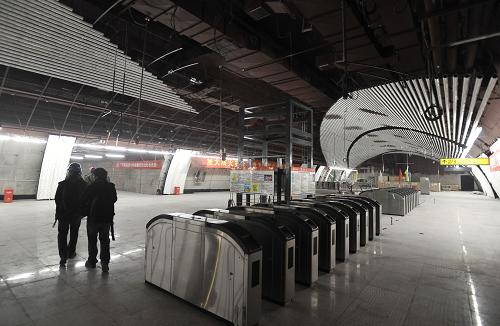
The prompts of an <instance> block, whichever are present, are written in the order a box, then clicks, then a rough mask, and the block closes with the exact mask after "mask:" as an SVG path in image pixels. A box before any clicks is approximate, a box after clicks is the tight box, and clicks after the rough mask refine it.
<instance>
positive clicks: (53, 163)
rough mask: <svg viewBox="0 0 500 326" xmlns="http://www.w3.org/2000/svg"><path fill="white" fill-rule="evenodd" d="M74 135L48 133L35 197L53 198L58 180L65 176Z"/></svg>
mask: <svg viewBox="0 0 500 326" xmlns="http://www.w3.org/2000/svg"><path fill="white" fill-rule="evenodd" d="M75 140H76V138H75V137H65V136H56V135H50V136H49V140H48V142H47V146H46V147H45V153H44V155H43V161H42V169H41V171H40V180H39V181H38V192H37V195H36V199H39V200H40V199H54V196H55V194H56V190H57V184H58V183H59V181H61V180H64V178H65V177H66V170H67V168H68V164H69V160H70V156H71V152H72V150H73V145H74V143H75Z"/></svg>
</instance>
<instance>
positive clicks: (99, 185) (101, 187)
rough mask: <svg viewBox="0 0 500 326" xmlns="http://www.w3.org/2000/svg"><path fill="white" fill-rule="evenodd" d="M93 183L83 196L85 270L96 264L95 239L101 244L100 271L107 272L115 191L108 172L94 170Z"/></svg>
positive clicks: (100, 169) (98, 169)
mask: <svg viewBox="0 0 500 326" xmlns="http://www.w3.org/2000/svg"><path fill="white" fill-rule="evenodd" d="M94 176H95V179H94V182H93V183H92V184H90V185H89V186H88V187H87V190H86V191H85V194H84V196H83V204H84V205H85V210H86V215H88V218H87V237H88V246H89V258H88V259H87V261H86V262H85V266H86V267H87V268H95V267H96V264H97V252H98V250H97V238H99V242H100V243H101V254H100V259H101V267H102V271H103V272H105V273H107V272H108V271H109V259H110V257H109V256H110V254H109V231H110V230H111V229H112V227H113V217H114V215H115V202H116V200H117V197H116V189H115V185H114V184H113V183H111V182H109V181H108V172H107V171H106V170H105V169H103V168H97V169H95V170H94Z"/></svg>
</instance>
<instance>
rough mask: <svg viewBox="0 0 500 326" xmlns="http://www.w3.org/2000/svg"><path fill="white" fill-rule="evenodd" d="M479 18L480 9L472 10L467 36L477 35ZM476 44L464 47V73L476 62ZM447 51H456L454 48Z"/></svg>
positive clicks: (480, 15) (479, 23)
mask: <svg viewBox="0 0 500 326" xmlns="http://www.w3.org/2000/svg"><path fill="white" fill-rule="evenodd" d="M481 17H482V8H481V7H478V8H473V9H471V12H470V18H469V19H468V22H467V25H468V29H467V31H468V33H467V34H468V35H478V34H479V31H480V27H481V23H482V22H481ZM478 45H479V44H478V42H473V43H469V44H468V45H467V47H466V51H467V52H466V55H465V62H464V67H465V71H470V70H471V69H472V68H473V67H474V62H475V61H476V55H477V48H478ZM449 49H456V47H452V48H449Z"/></svg>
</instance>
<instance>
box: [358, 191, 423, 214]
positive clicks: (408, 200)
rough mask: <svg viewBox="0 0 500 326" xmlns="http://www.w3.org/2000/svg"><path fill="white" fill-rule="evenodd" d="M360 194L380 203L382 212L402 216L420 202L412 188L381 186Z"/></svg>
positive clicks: (416, 192)
mask: <svg viewBox="0 0 500 326" xmlns="http://www.w3.org/2000/svg"><path fill="white" fill-rule="evenodd" d="M361 195H362V196H366V197H369V198H373V199H375V200H376V201H378V202H380V203H381V204H382V208H383V211H382V212H383V213H384V214H389V215H401V216H404V215H406V214H407V213H409V212H410V211H411V210H412V209H414V208H415V207H416V206H418V205H419V203H420V194H419V192H418V191H417V190H415V189H412V188H381V189H373V190H368V191H364V192H362V193H361Z"/></svg>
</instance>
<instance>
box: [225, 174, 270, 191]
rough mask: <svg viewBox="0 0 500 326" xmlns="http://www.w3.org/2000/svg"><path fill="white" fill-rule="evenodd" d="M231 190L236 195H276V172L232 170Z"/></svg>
mask: <svg viewBox="0 0 500 326" xmlns="http://www.w3.org/2000/svg"><path fill="white" fill-rule="evenodd" d="M229 190H230V191H231V192H236V193H248V194H266V195H273V194H274V170H267V169H266V170H231V173H230V182H229Z"/></svg>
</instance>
